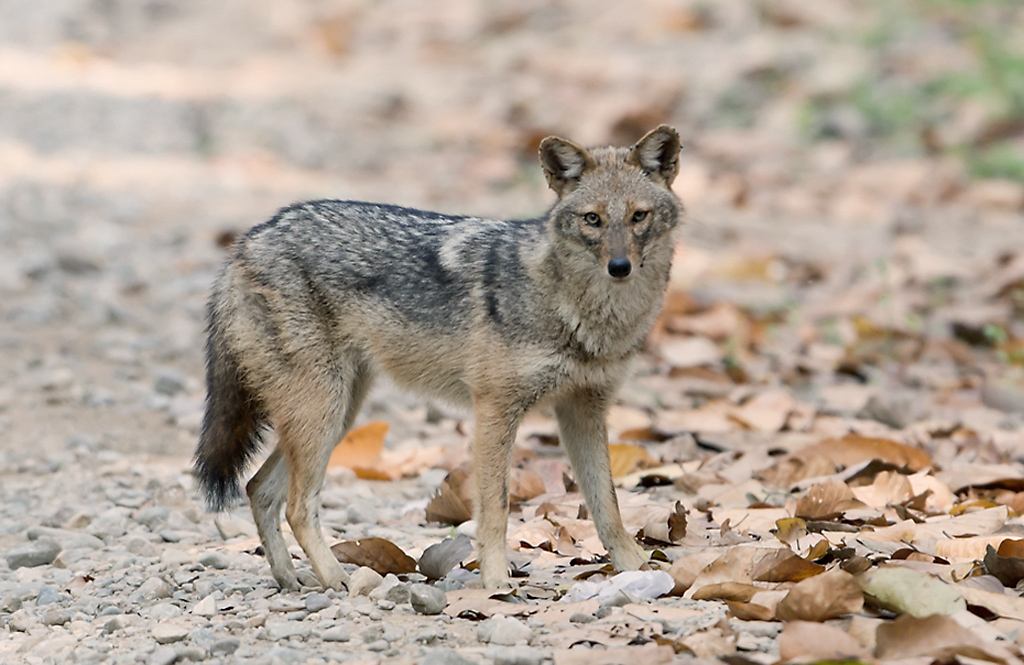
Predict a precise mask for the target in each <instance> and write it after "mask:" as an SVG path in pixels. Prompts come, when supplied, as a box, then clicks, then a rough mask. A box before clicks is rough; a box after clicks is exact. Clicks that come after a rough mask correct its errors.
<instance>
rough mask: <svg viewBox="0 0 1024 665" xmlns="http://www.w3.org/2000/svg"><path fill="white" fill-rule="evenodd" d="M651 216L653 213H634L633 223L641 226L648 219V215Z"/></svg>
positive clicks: (638, 211)
mask: <svg viewBox="0 0 1024 665" xmlns="http://www.w3.org/2000/svg"><path fill="white" fill-rule="evenodd" d="M649 214H651V213H650V212H649V211H647V210H637V211H636V212H634V213H633V223H634V224H639V223H640V222H642V221H644V220H645V219H647V215H649Z"/></svg>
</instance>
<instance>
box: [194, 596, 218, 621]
mask: <svg viewBox="0 0 1024 665" xmlns="http://www.w3.org/2000/svg"><path fill="white" fill-rule="evenodd" d="M192 614H195V615H196V616H201V617H212V616H213V615H215V614H217V599H216V598H214V596H213V594H212V593H211V594H210V595H208V596H205V597H204V598H203V599H202V600H200V601H199V602H198V603H196V604H195V606H193V607H192Z"/></svg>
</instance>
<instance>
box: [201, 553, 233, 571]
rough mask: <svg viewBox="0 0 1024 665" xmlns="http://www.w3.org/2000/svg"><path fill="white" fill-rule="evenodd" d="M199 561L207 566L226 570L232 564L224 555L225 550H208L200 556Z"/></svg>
mask: <svg viewBox="0 0 1024 665" xmlns="http://www.w3.org/2000/svg"><path fill="white" fill-rule="evenodd" d="M199 563H201V564H203V565H204V566H206V567H207V568H216V569H217V570H224V569H225V568H227V567H228V566H230V565H231V562H230V561H228V558H227V557H226V556H224V554H223V552H207V553H206V554H204V555H203V556H201V557H199Z"/></svg>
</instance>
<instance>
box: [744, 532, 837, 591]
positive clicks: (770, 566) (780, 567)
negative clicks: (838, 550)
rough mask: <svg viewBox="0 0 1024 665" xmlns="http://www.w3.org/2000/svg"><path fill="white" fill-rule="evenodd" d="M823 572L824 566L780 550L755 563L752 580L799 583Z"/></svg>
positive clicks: (793, 553)
mask: <svg viewBox="0 0 1024 665" xmlns="http://www.w3.org/2000/svg"><path fill="white" fill-rule="evenodd" d="M821 542H826V541H821ZM823 572H825V566H822V565H819V564H816V563H814V562H812V561H808V560H807V559H804V558H803V557H801V556H798V555H797V554H796V553H795V552H793V551H792V550H790V549H788V548H786V549H782V548H780V549H778V550H776V551H774V552H772V553H771V554H769V555H767V556H765V557H764V558H762V559H761V560H760V561H758V562H757V564H756V565H755V566H754V572H753V578H754V581H756V582H799V581H800V580H805V579H807V578H808V577H814V576H815V575H818V574H820V573H823Z"/></svg>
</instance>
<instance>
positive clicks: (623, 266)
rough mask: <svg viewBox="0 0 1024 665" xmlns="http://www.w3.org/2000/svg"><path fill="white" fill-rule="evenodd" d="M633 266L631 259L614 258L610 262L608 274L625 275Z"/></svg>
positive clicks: (614, 275) (613, 275)
mask: <svg viewBox="0 0 1024 665" xmlns="http://www.w3.org/2000/svg"><path fill="white" fill-rule="evenodd" d="M632 268H633V266H631V265H630V263H629V259H612V260H611V261H609V262H608V274H609V275H611V276H612V277H625V276H626V275H628V274H629V271H630V270H632Z"/></svg>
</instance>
